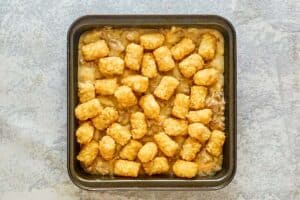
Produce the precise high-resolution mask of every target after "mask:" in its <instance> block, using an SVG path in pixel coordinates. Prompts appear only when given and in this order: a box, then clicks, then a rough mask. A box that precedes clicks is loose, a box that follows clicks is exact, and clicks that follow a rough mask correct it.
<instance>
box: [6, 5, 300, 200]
mask: <svg viewBox="0 0 300 200" xmlns="http://www.w3.org/2000/svg"><path fill="white" fill-rule="evenodd" d="M75 2H77V3H75ZM220 2H222V3H220ZM271 2H272V3H271ZM141 13H142V14H153V13H155V14H218V15H221V16H224V17H226V18H228V19H229V20H230V21H231V22H232V23H233V25H234V26H235V28H236V32H237V38H238V43H237V44H238V45H237V51H238V69H237V72H238V86H237V88H238V94H237V97H238V120H237V122H238V157H237V159H238V161H237V166H238V167H237V173H236V176H235V178H234V180H233V181H232V183H231V184H230V185H228V186H227V187H226V188H224V189H222V190H219V191H211V192H175V191H174V192H167V191H161V192H154V191H148V192H147V191H139V192H133V191H131V192H118V191H111V192H101V193H100V192H87V191H83V190H80V189H78V188H77V187H76V186H74V185H73V184H72V183H71V182H70V180H69V178H68V174H67V170H66V151H67V145H66V140H67V133H66V131H67V125H66V112H67V111H66V107H67V106H66V100H67V96H66V86H67V68H66V55H67V53H66V43H67V30H68V27H69V26H70V24H71V23H72V22H73V21H74V20H75V19H76V18H78V17H79V16H82V15H86V14H141ZM0 95H1V98H0V199H9V200H12V199H40V198H42V199H142V198H147V199H148V198H149V199H157V198H159V199H179V198H180V197H181V198H180V199H187V198H190V199H223V200H224V199H239V200H248V199H270V200H273V199H275V200H276V199H295V200H296V199H300V189H299V188H300V1H299V0H282V1H267V0H254V1H250V0H249V1H246V0H232V1H230V0H229V1H211V0H209V1H196V0H193V1H179V0H178V1H177V2H176V1H169V0H151V1H147V2H146V1H145V2H143V1H131V0H124V1H122V2H117V1H116V0H111V1H107V0H106V1H104V0H102V1H98V2H97V1H91V0H89V1H88V0H82V1H72V0H48V1H45V0H28V1H21V0H19V1H18V0H1V2H0Z"/></svg>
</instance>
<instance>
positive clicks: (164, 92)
mask: <svg viewBox="0 0 300 200" xmlns="http://www.w3.org/2000/svg"><path fill="white" fill-rule="evenodd" d="M178 85H179V81H178V80H177V79H176V78H174V77H172V76H164V77H163V78H162V79H161V81H160V83H159V85H158V86H157V88H155V90H154V92H153V93H154V95H155V96H156V97H158V98H160V99H162V100H169V98H170V97H171V96H172V95H173V93H174V91H175V90H176V88H177V86H178Z"/></svg>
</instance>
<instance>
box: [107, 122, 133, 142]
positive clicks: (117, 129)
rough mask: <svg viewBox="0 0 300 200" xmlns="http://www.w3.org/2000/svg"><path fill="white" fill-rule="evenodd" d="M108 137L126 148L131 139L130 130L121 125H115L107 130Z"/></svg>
mask: <svg viewBox="0 0 300 200" xmlns="http://www.w3.org/2000/svg"><path fill="white" fill-rule="evenodd" d="M106 133H107V135H109V136H111V137H112V138H113V139H114V140H115V141H116V142H117V143H118V144H120V145H122V146H124V145H125V144H127V143H128V141H129V140H130V138H131V134H130V131H129V129H128V128H127V127H126V126H122V125H121V124H119V123H113V124H112V125H111V126H110V127H109V128H108V129H107V130H106Z"/></svg>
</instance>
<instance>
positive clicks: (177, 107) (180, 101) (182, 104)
mask: <svg viewBox="0 0 300 200" xmlns="http://www.w3.org/2000/svg"><path fill="white" fill-rule="evenodd" d="M189 107H190V98H189V96H187V95H185V94H181V93H179V94H176V97H175V100H174V106H173V108H172V115H173V116H175V117H178V118H180V119H185V117H186V115H187V114H188V112H189Z"/></svg>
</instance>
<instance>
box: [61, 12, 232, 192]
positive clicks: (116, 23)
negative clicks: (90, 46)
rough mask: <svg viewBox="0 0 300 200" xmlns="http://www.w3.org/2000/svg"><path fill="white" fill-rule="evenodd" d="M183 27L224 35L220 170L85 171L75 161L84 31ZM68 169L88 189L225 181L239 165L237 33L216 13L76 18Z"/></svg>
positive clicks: (71, 42) (207, 185) (200, 186)
mask: <svg viewBox="0 0 300 200" xmlns="http://www.w3.org/2000/svg"><path fill="white" fill-rule="evenodd" d="M172 25H175V26H183V27H201V28H213V29H217V30H219V31H220V32H221V33H222V34H223V37H224V42H225V43H224V45H225V46H224V50H225V51H224V68H225V69H224V96H225V102H226V103H225V132H226V134H227V138H226V142H225V144H224V147H223V148H224V150H223V151H224V159H223V166H222V170H221V171H219V172H218V173H216V174H215V175H214V176H211V177H196V178H194V179H181V178H176V177H173V176H167V175H165V176H155V177H138V178H124V177H104V176H93V175H89V174H87V173H85V172H84V171H83V169H82V168H81V167H80V164H79V162H78V161H77V160H76V155H77V154H78V151H79V145H78V144H77V142H76V138H75V130H76V128H77V122H76V119H75V116H74V108H75V106H76V105H77V103H78V97H77V68H78V42H79V37H80V35H81V34H82V33H83V32H85V31H87V30H89V29H92V28H95V27H102V26H112V27H138V28H161V27H170V26H172ZM67 54H68V116H67V119H68V159H67V163H68V173H69V176H70V179H71V180H72V182H73V183H74V184H75V185H77V186H79V187H80V188H83V189H88V190H116V189H118V190H120V189H121V190H215V189H220V188H222V187H224V186H226V185H227V184H228V183H230V182H231V180H232V179H233V177H234V174H235V170H236V115H237V113H236V35H235V30H234V28H233V26H232V25H231V23H230V22H229V21H228V20H226V19H224V18H223V17H220V16H215V15H89V16H84V17H81V18H79V19H77V20H76V21H75V22H74V23H73V24H72V25H71V26H70V28H69V31H68V47H67Z"/></svg>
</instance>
